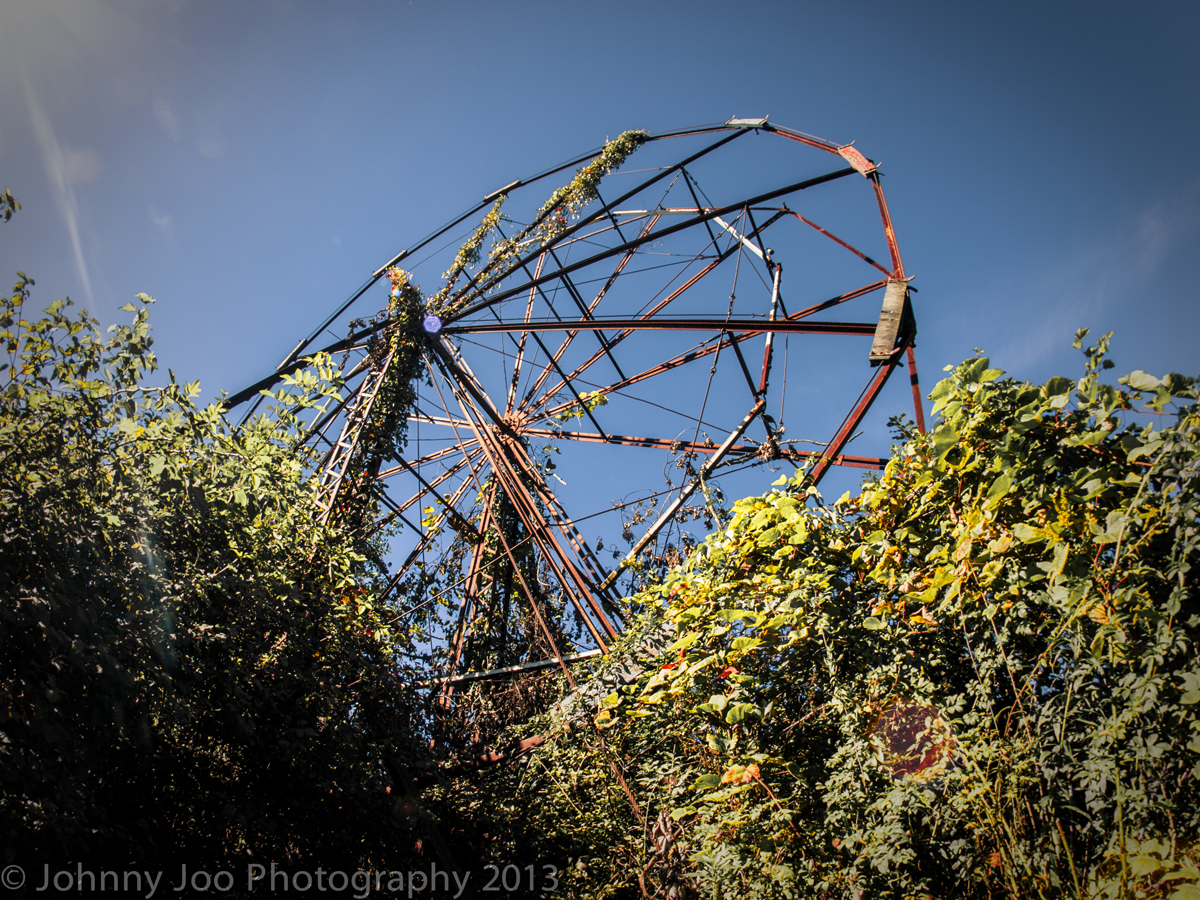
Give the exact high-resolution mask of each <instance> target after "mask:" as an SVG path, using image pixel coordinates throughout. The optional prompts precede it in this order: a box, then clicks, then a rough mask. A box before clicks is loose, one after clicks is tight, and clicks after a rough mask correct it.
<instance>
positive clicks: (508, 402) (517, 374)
mask: <svg viewBox="0 0 1200 900" xmlns="http://www.w3.org/2000/svg"><path fill="white" fill-rule="evenodd" d="M545 262H546V254H545V253H543V254H542V255H541V256H539V257H538V261H537V267H536V268H535V269H534V272H533V274H534V277H535V278H536V277H537V276H538V275H541V274H542V265H543V264H544V263H545ZM536 297H537V288H536V287H532V288H530V289H529V300H528V302H527V303H526V304H525V321H526V322H528V321H529V319H530V317H531V316H532V315H533V301H534V299H535V298H536ZM528 337H529V333H528V332H525V331H522V332H521V340H520V341H519V342H518V344H517V356H516V359H515V360H513V371H512V378H511V380H510V381H509V383H508V396H507V398H506V399H505V401H504V414H505V415H506V416H507V415H511V414H512V411H513V403H514V402H515V400H516V396H517V386H518V384H519V383H520V381H521V367H522V365H523V364H524V362H525V341H526V340H527V339H528Z"/></svg>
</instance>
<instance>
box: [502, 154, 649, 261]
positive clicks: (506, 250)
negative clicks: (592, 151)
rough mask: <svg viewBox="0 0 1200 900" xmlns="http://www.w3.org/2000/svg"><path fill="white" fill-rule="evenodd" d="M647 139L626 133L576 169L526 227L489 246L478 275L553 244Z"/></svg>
mask: <svg viewBox="0 0 1200 900" xmlns="http://www.w3.org/2000/svg"><path fill="white" fill-rule="evenodd" d="M648 137H649V135H648V134H647V133H646V132H644V131H626V132H623V133H622V134H620V135H618V136H617V137H615V138H614V139H613V140H611V141H609V142H608V143H606V144H605V145H604V149H603V150H601V151H600V153H599V154H597V156H596V158H595V159H593V160H592V161H591V162H589V163H588V164H587V165H585V166H582V167H580V169H579V171H577V172H576V173H575V177H574V178H572V179H571V181H569V182H568V183H567V184H565V185H563V186H562V187H560V188H559V189H558V190H556V191H555V192H554V193H553V194H551V195H550V198H549V199H548V200H547V201H546V202H545V203H544V204H542V207H541V209H539V210H538V213H537V215H536V216H535V217H534V220H533V222H532V223H531V224H530V225H528V226H526V227H525V228H523V229H522V230H521V231H519V232H518V233H517V234H515V235H514V236H512V237H510V238H506V239H504V240H500V241H497V242H496V243H495V244H493V245H492V250H491V253H489V254H488V264H487V266H486V267H485V269H484V271H483V272H482V273H481V275H482V274H488V275H490V274H492V273H493V272H495V271H499V270H501V269H503V268H507V267H510V266H512V265H514V264H515V263H516V262H517V261H518V260H519V259H520V257H521V252H522V250H523V249H524V248H526V247H527V246H529V245H531V244H537V245H539V246H542V247H544V246H546V245H547V244H549V243H551V242H552V241H554V240H555V239H556V238H557V237H558V236H559V235H561V234H562V233H563V232H564V231H566V229H567V226H568V225H569V224H570V222H571V219H573V218H578V216H579V214H580V213H581V212H582V210H583V208H584V207H585V206H586V205H587V204H589V203H591V202H592V201H593V200H595V199H597V198H598V197H599V196H600V194H599V186H600V180H601V179H602V178H603V177H604V176H605V175H607V174H608V173H609V172H611V171H613V170H614V169H616V168H619V167H620V165H621V164H622V163H623V162H625V160H626V159H628V158H629V155H630V154H631V153H633V152H634V151H635V150H637V149H638V147H640V146H642V144H644V143H645V142H646V139H647V138H648Z"/></svg>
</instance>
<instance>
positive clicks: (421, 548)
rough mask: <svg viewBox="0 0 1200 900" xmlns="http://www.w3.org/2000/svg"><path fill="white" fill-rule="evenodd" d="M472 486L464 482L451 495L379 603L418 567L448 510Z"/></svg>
mask: <svg viewBox="0 0 1200 900" xmlns="http://www.w3.org/2000/svg"><path fill="white" fill-rule="evenodd" d="M470 484H471V483H470V482H469V481H464V482H463V483H462V484H461V485H459V486H458V488H457V490H455V492H454V493H453V494H451V495H450V499H449V500H448V501H447V505H446V506H445V507H443V508H442V509H441V510H439V511H438V513H437V515H436V517H435V518H434V523H433V526H432V527H430V528H429V529H428V530H426V531H423V532H420V533H421V537H420V539H419V540H418V541H417V545H416V546H415V547H413V549H412V550H411V551H410V552H409V554H408V556H407V557H405V559H404V562H402V563H401V564H400V566H399V567H398V568H397V569H396V574H395V575H393V576H392V578H391V580H390V581H388V583H387V585H386V586H385V587H384V589H383V591H381V592H380V595H379V601H378V602H380V603H382V602H383V601H384V600H385V599H386V598H387V597H388V595H389V594H391V592H392V591H393V590H395V589H396V586H397V585H399V584H400V582H401V581H403V580H404V577H405V576H406V575H407V574H408V573H409V572H410V571H411V570H412V567H413V566H414V565H416V563H417V560H419V559H420V558H421V554H422V553H424V552H425V551H426V550H427V549H429V545H430V544H432V543H433V541H434V539H435V538H436V537H437V535H438V533H439V531H440V530H441V527H442V525H443V524H445V522H446V520H447V518H448V515H447V510H448V509H451V508H453V506H454V504H456V503H458V501H460V500H461V499H462V498H463V495H464V494H465V493H466V492H467V488H468V487H470ZM460 518H461V516H460Z"/></svg>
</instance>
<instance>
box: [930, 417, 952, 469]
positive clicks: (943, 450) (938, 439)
mask: <svg viewBox="0 0 1200 900" xmlns="http://www.w3.org/2000/svg"><path fill="white" fill-rule="evenodd" d="M957 443H958V432H957V431H955V430H954V429H953V428H952V427H950V426H949V425H942V427H940V428H938V429H937V430H936V431H935V432H934V433H933V455H934V458H935V459H936V460H937V461H938V462H939V463H940V462H941V461H942V460H943V459H945V458H946V454H947V453H949V452H950V451H951V449H953V447H954V445H955V444H957Z"/></svg>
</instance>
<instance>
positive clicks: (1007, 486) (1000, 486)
mask: <svg viewBox="0 0 1200 900" xmlns="http://www.w3.org/2000/svg"><path fill="white" fill-rule="evenodd" d="M1012 486H1013V481H1012V476H1011V475H1009V474H1008V472H1004V473H1002V474H1001V475H1000V477H999V478H997V479H996V480H995V481H993V482H992V486H991V488H990V489H989V490H988V492H987V501H986V502H985V503H984V506H985V507H986V508H989V509H991V508H994V507H995V506H996V504H997V503H998V502H999V501H1000V498H1001V497H1003V496H1004V495H1005V494H1007V493H1008V492H1009V491H1011V490H1012Z"/></svg>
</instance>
